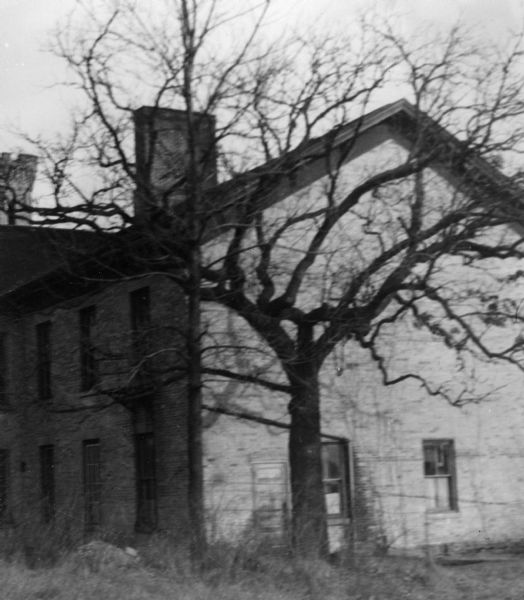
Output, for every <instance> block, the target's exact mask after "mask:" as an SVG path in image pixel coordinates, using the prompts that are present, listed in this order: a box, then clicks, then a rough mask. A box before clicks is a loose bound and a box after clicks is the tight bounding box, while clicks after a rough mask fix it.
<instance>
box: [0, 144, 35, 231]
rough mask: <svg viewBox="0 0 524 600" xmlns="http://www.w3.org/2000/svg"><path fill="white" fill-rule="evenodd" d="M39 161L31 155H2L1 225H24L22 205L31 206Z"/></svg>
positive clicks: (0, 159)
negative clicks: (14, 156)
mask: <svg viewBox="0 0 524 600" xmlns="http://www.w3.org/2000/svg"><path fill="white" fill-rule="evenodd" d="M37 162H38V159H37V157H36V156H32V155H31V154H19V155H18V156H17V157H16V158H13V157H12V156H11V154H10V153H9V152H2V153H0V225H16V224H18V223H23V222H24V219H23V218H22V217H23V214H24V213H25V214H27V210H26V211H24V210H21V205H26V206H31V204H32V198H31V192H32V190H33V185H34V182H35V178H36V166H37Z"/></svg>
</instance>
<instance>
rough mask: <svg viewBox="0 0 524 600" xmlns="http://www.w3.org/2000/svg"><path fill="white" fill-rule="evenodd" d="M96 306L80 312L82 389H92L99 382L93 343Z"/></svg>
mask: <svg viewBox="0 0 524 600" xmlns="http://www.w3.org/2000/svg"><path fill="white" fill-rule="evenodd" d="M95 319H96V306H87V307H86V308H83V309H82V310H81V311H80V312H79V321H80V323H79V324H80V389H81V390H82V391H87V390H90V389H91V388H92V387H93V386H94V385H95V384H96V383H97V379H98V377H97V375H98V373H97V363H96V356H95V347H94V345H93V329H94V326H95Z"/></svg>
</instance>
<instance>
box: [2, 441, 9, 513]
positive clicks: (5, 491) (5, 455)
mask: <svg viewBox="0 0 524 600" xmlns="http://www.w3.org/2000/svg"><path fill="white" fill-rule="evenodd" d="M8 496H9V450H6V449H5V448H0V523H4V522H5V521H7V518H8V504H9V502H8Z"/></svg>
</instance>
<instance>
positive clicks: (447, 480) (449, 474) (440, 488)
mask: <svg viewBox="0 0 524 600" xmlns="http://www.w3.org/2000/svg"><path fill="white" fill-rule="evenodd" d="M423 450H424V478H425V481H426V497H427V499H428V503H429V504H428V509H429V510H435V511H445V510H458V500H457V482H456V479H457V478H456V473H455V448H454V444H453V440H424V441H423Z"/></svg>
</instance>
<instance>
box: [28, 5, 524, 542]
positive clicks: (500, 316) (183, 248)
mask: <svg viewBox="0 0 524 600" xmlns="http://www.w3.org/2000/svg"><path fill="white" fill-rule="evenodd" d="M198 4H199V5H198V7H197V3H196V2H191V1H189V0H180V1H179V2H173V3H166V10H165V12H162V13H156V12H154V13H151V14H147V13H144V12H141V10H140V9H139V8H138V6H137V5H135V3H132V2H118V3H116V4H115V6H114V9H113V10H112V11H111V12H109V13H108V14H105V13H104V14H102V13H101V12H100V11H99V10H98V11H97V10H94V9H91V10H90V9H89V8H88V9H87V10H86V12H85V18H86V19H87V21H86V22H87V23H88V24H87V25H86V22H84V24H83V28H82V29H81V30H80V31H79V30H78V29H76V28H74V27H73V26H72V25H71V26H69V27H67V28H62V29H61V30H60V32H59V36H58V40H59V41H58V43H57V46H56V47H55V51H56V52H58V54H59V55H60V56H61V57H63V58H64V59H65V60H66V61H67V63H68V64H69V66H70V67H71V69H72V73H73V75H74V79H73V82H72V85H73V86H75V87H76V88H77V89H78V90H79V91H80V92H81V95H82V97H83V99H84V101H85V105H84V106H85V111H83V112H79V113H78V114H77V115H76V118H75V121H74V126H73V128H72V131H71V135H70V137H68V138H67V139H62V140H60V141H59V142H58V143H54V144H50V143H49V142H46V141H41V140H34V141H35V142H36V143H37V145H38V146H39V148H40V149H41V151H42V153H43V155H44V157H45V159H46V163H45V164H46V170H45V174H46V175H47V176H48V179H49V181H50V183H51V192H50V195H49V198H48V199H47V200H46V201H43V202H42V203H41V204H40V206H39V207H38V208H37V209H34V210H33V212H32V215H33V218H34V219H35V220H37V221H38V222H39V223H41V224H45V225H55V224H64V223H67V224H69V225H71V226H75V227H81V228H90V229H92V230H95V231H99V232H101V233H107V232H119V231H121V232H122V234H119V236H117V238H116V239H118V240H123V241H122V243H123V244H124V245H123V246H122V248H123V251H124V252H127V253H130V254H132V255H133V256H134V261H133V265H134V269H135V272H136V273H151V272H161V273H163V274H165V275H167V276H169V277H170V278H172V279H173V280H174V281H176V282H177V284H178V285H179V286H181V288H182V289H183V290H184V291H185V292H186V293H187V295H188V298H189V301H188V309H189V317H188V322H189V326H188V331H187V332H186V333H187V337H186V339H187V345H186V350H187V358H188V363H187V364H189V365H191V367H190V368H189V370H188V372H187V374H186V375H187V377H188V382H189V388H188V390H189V391H188V396H189V401H190V415H191V418H190V419H189V421H190V433H189V438H190V456H191V465H192V467H191V468H192V481H193V484H192V487H191V492H190V505H191V507H192V524H193V526H194V528H195V531H197V532H198V534H197V536H196V537H197V538H198V540H199V541H198V543H197V546H200V547H201V546H202V544H203V539H204V534H203V525H202V522H203V519H202V515H203V504H202V470H201V452H202V451H201V426H200V411H201V388H202V377H203V376H206V375H209V376H213V377H218V378H220V379H223V380H228V379H229V380H235V381H241V382H246V383H250V384H256V385H260V386H262V387H263V388H264V389H266V390H269V391H271V392H274V393H277V394H287V395H288V397H289V399H290V401H289V415H290V437H289V461H290V466H291V491H292V504H293V507H292V508H293V531H294V540H295V544H296V548H297V549H298V550H299V551H300V552H301V553H322V552H325V550H326V519H325V506H324V498H323V494H322V478H321V460H320V380H321V374H322V368H323V366H324V365H325V363H326V360H327V358H328V357H329V356H331V355H332V354H333V352H334V351H335V349H336V348H337V347H339V346H340V345H341V344H345V343H346V342H347V341H348V340H353V341H354V342H355V343H357V344H358V345H360V346H361V347H362V348H364V349H366V350H368V351H369V353H370V357H371V359H372V360H373V361H375V362H376V365H377V367H378V368H379V370H380V371H381V373H382V375H383V381H384V383H385V384H393V383H396V382H400V381H403V380H405V379H415V380H417V381H419V382H420V384H421V385H422V386H424V388H425V389H426V391H427V392H428V393H430V394H433V395H441V396H444V397H446V398H447V399H448V400H449V401H451V402H454V403H456V404H460V403H462V402H465V401H467V400H470V399H471V397H470V396H466V395H464V393H462V392H461V391H460V390H458V389H455V388H453V387H452V388H445V387H444V386H439V385H433V383H432V382H431V380H430V379H428V377H427V376H426V375H425V374H423V373H420V372H411V371H409V372H391V370H390V369H389V368H388V361H387V357H386V356H385V354H384V349H383V346H382V345H381V344H382V339H383V335H384V334H385V333H387V331H388V328H389V327H390V326H391V325H392V324H395V323H397V324H398V323H408V322H410V323H412V324H414V326H416V327H418V328H419V329H422V330H426V331H427V332H428V334H429V335H430V336H433V337H435V338H437V339H438V340H440V341H442V342H443V344H445V346H446V347H447V348H449V349H450V350H451V351H452V353H453V354H454V356H456V357H457V358H458V359H459V360H460V359H462V358H463V357H464V356H471V355H475V356H477V357H484V358H487V359H489V360H499V361H505V362H508V363H511V364H513V365H515V366H516V367H517V368H522V366H523V364H522V361H521V344H522V339H521V338H518V337H517V338H514V340H512V341H511V342H510V343H509V344H508V345H507V346H505V347H503V346H500V344H498V342H497V341H493V339H492V337H493V336H491V337H490V331H491V330H492V329H493V328H494V327H495V328H496V327H500V326H502V325H504V324H506V323H507V322H508V321H511V322H512V323H514V324H515V323H516V324H517V325H518V326H520V323H521V317H520V316H519V312H518V310H517V309H518V306H517V305H516V304H515V302H514V301H512V300H511V299H503V297H502V296H503V294H504V289H506V288H504V287H503V286H502V285H500V286H499V289H497V290H496V291H493V290H490V291H486V290H480V288H479V286H478V285H476V284H472V286H470V287H469V288H468V287H467V286H466V287H460V286H456V285H454V281H455V278H456V273H457V269H459V270H468V272H478V271H477V270H476V269H477V268H480V270H481V271H484V270H485V267H484V264H489V265H491V266H493V264H495V265H497V264H498V262H500V261H504V264H508V265H509V266H508V269H509V271H508V273H507V275H506V276H505V279H504V282H505V283H507V282H508V281H509V282H511V281H517V280H518V279H519V278H520V276H521V272H520V271H519V270H518V265H517V263H516V262H515V259H519V258H521V257H522V240H521V236H520V234H519V230H518V229H516V228H515V227H513V224H514V223H520V219H521V214H522V213H521V206H520V189H519V188H518V186H517V184H516V182H517V179H518V178H517V177H512V176H511V168H510V167H508V169H507V173H506V174H502V172H501V171H500V170H499V169H497V168H496V167H495V166H493V165H494V164H495V162H497V161H499V162H500V159H501V157H504V158H505V160H507V161H511V160H512V157H514V156H515V155H516V153H519V152H520V151H521V149H522V141H523V133H524V129H523V127H522V117H523V113H524V104H523V102H522V91H523V84H524V79H523V78H522V76H521V75H520V74H519V71H521V70H522V69H521V67H522V64H521V40H520V38H511V41H510V42H509V43H508V45H507V47H506V48H503V49H493V48H489V49H488V48H486V47H485V46H484V47H481V46H480V45H479V44H477V43H475V39H474V37H468V34H466V33H464V32H463V31H462V30H460V29H459V28H456V29H453V30H452V31H450V32H448V33H447V34H446V35H440V34H435V33H431V35H430V34H429V33H428V32H426V33H425V37H424V38H423V41H422V42H421V41H419V40H406V39H404V38H403V36H402V35H401V34H400V33H398V32H397V31H395V29H394V28H393V26H391V25H389V24H388V23H384V22H380V21H379V20H378V19H377V18H376V15H374V16H373V18H368V19H367V20H366V19H362V20H361V21H360V22H359V24H358V27H355V31H354V32H351V33H352V35H351V37H348V38H346V39H341V38H332V37H330V36H321V37H315V36H313V35H311V36H309V37H307V38H303V37H301V36H300V35H298V34H297V35H296V36H294V37H293V39H286V40H285V42H280V43H279V42H277V41H275V40H269V41H268V37H267V36H268V33H267V32H266V31H265V30H264V17H265V15H266V13H267V10H268V7H269V3H263V4H262V5H260V6H253V7H250V8H249V9H247V10H246V13H245V14H244V15H241V16H242V18H243V19H241V20H240V22H241V23H242V24H243V26H242V28H241V29H239V28H238V26H237V25H235V21H234V20H233V15H232V14H230V13H227V12H221V11H222V10H223V9H222V8H221V7H222V5H221V4H220V3H218V2H214V1H210V2H208V3H200V2H199V3H198ZM155 15H157V16H155ZM235 16H236V17H238V16H239V15H235ZM246 22H249V23H250V27H249V28H246V27H245V23H246ZM228 31H229V33H228ZM246 31H247V33H246ZM231 32H233V34H232V33H231ZM226 42H227V44H226ZM224 47H227V50H226V51H224ZM495 50H496V51H495ZM399 89H401V90H402V95H405V96H407V97H408V98H409V100H410V103H407V102H397V103H394V104H389V105H387V106H385V107H383V108H381V109H380V108H376V107H377V106H379V105H380V104H381V103H382V102H381V101H382V100H383V99H384V98H386V97H388V96H387V94H388V93H391V90H395V92H396V93H397V94H398V90H399ZM142 104H146V105H149V106H150V107H151V109H150V112H149V113H147V114H148V115H149V117H150V118H152V119H154V118H155V117H156V116H158V115H161V114H162V113H161V111H162V107H163V106H169V107H174V108H178V109H180V110H181V111H182V113H183V115H184V131H185V141H184V144H185V150H184V158H183V161H182V167H180V161H179V162H178V163H177V164H178V166H173V165H174V163H173V162H169V161H167V163H168V164H167V165H166V164H164V165H163V166H162V165H161V164H159V163H158V162H156V161H157V159H156V158H155V157H156V156H157V155H156V154H155V151H154V149H155V146H160V145H162V143H163V142H162V140H161V139H160V138H161V135H160V134H159V132H158V130H155V129H154V128H152V129H150V130H149V137H148V139H147V141H146V143H145V146H144V147H145V148H146V151H145V154H144V156H143V157H142V158H143V159H144V160H142V161H141V163H140V164H138V163H135V160H134V157H133V154H132V151H133V148H132V142H131V138H130V136H131V133H130V131H131V125H132V120H133V119H132V117H133V114H135V113H134V111H135V110H136V108H137V107H138V106H139V105H142ZM372 109H375V110H372ZM210 119H211V121H210ZM214 119H216V128H215V129H214V131H213V133H212V135H210V136H208V138H206V135H207V133H209V131H211V129H212V128H211V126H210V125H209V124H210V123H211V122H213V126H214ZM206 132H207V133H206ZM203 139H207V141H206V143H204V144H203V143H202V140H203ZM391 140H394V141H397V142H399V143H398V144H397V146H396V150H395V151H394V152H393V153H391V152H389V150H390V149H391V148H389V146H388V143H389V141H391ZM372 148H376V149H377V152H372V153H370V156H371V157H372V158H373V160H367V162H359V160H360V159H361V158H362V157H364V156H366V152H367V150H370V149H372ZM399 148H402V150H400V149H399ZM164 150H165V148H164ZM168 150H169V148H168ZM174 150H175V149H174V148H173V147H171V151H172V154H171V155H170V156H171V158H173V157H174V155H175V154H176V152H175V151H174ZM177 151H178V152H179V150H177ZM168 156H169V153H168ZM215 159H218V167H216V168H215V166H214V165H215ZM144 165H145V166H144ZM352 165H357V167H358V168H357V167H352ZM86 169H87V171H86ZM86 172H88V173H90V179H89V181H88V183H87V185H86V183H85V178H84V179H83V175H84V174H85V173H86ZM217 179H218V181H217ZM133 197H135V198H138V200H139V201H140V204H139V206H140V207H141V208H140V210H139V211H138V212H133V211H132V210H131V199H132V198H133ZM137 206H138V204H137ZM24 208H25V207H24V206H23V203H22V204H21V205H20V209H24ZM508 226H511V228H510V230H508V229H507V227H508ZM502 229H503V230H504V231H505V232H506V234H505V237H501V234H500V231H501V230H502ZM507 231H510V232H511V233H510V234H508V233H507ZM137 248H140V249H141V252H137ZM144 248H147V252H143V250H144ZM99 260H103V255H100V257H99ZM460 272H462V271H460ZM453 274H455V275H453ZM113 276H114V275H113ZM499 283H500V282H499ZM466 300H467V302H466ZM203 303H204V304H205V305H206V306H207V305H210V306H217V307H222V308H223V309H225V310H226V311H229V312H230V313H232V314H234V315H236V317H237V320H236V321H235V323H238V324H239V325H238V326H239V333H238V339H245V337H242V336H245V332H246V331H247V332H248V333H247V335H250V336H251V337H252V336H253V333H254V334H255V338H256V343H254V344H253V345H252V356H253V357H254V358H253V361H252V362H251V363H249V367H248V368H244V366H245V364H246V359H244V361H242V363H241V364H239V361H238V360H235V351H236V350H235V348H231V346H234V344H230V346H229V347H228V345H227V343H226V341H225V338H221V339H220V340H219V341H218V342H217V344H216V347H217V350H216V352H210V353H209V356H210V357H211V359H212V360H211V363H210V362H209V361H208V362H205V361H204V362H202V360H201V354H202V349H201V346H200V344H201V339H202V335H203V334H204V333H207V334H208V335H209V336H210V338H212V334H213V332H212V331H211V329H208V330H207V331H206V332H203V331H202V327H201V306H202V304H203ZM471 303H473V304H474V308H471ZM406 327H408V325H406ZM246 328H247V329H246ZM249 332H251V333H249ZM495 337H496V336H495ZM215 339H218V338H215ZM242 346H243V348H244V350H245V349H246V348H248V347H249V344H247V343H246V342H242ZM260 355H263V356H265V357H267V356H269V357H270V361H269V363H268V361H267V360H265V361H262V362H263V365H265V366H264V367H261V366H260V361H259V360H258V358H256V357H257V356H260ZM246 356H251V354H249V352H246ZM268 364H270V365H271V368H270V369H267V368H266V367H267V365H268ZM239 367H240V368H239Z"/></svg>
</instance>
